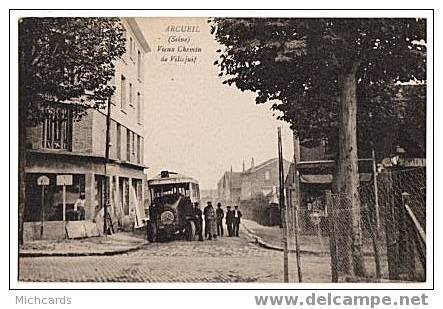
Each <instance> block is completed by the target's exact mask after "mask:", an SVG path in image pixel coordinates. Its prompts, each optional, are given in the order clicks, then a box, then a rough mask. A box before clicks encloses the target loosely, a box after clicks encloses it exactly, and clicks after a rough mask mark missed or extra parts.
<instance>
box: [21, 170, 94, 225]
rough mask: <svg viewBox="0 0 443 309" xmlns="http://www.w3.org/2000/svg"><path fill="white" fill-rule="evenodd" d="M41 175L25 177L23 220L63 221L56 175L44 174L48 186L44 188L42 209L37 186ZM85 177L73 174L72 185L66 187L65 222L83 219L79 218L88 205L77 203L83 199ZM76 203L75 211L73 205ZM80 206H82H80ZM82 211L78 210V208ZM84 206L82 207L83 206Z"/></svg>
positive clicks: (61, 189)
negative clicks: (47, 179) (47, 180)
mask: <svg viewBox="0 0 443 309" xmlns="http://www.w3.org/2000/svg"><path fill="white" fill-rule="evenodd" d="M42 175H43V174H27V175H26V205H28V207H26V208H25V214H24V219H25V221H26V222H36V221H41V220H42V219H43V220H44V221H61V220H63V187H62V186H57V185H56V177H57V174H44V175H45V176H47V177H48V178H49V185H48V186H45V192H44V205H43V208H42V205H41V204H42V203H41V196H42V186H38V185H37V179H38V177H40V176H42ZM85 197H86V196H85V175H83V174H73V175H72V185H71V186H66V220H67V221H73V220H79V219H84V213H83V216H80V212H83V210H84V209H86V208H87V207H88V206H89V205H87V204H85V202H86V201H85V202H82V203H78V201H79V199H85ZM76 203H77V210H75V208H76V207H75V204H76ZM81 204H82V205H81ZM79 205H80V207H82V208H84V209H79V207H78V206H79ZM83 205H84V206H83Z"/></svg>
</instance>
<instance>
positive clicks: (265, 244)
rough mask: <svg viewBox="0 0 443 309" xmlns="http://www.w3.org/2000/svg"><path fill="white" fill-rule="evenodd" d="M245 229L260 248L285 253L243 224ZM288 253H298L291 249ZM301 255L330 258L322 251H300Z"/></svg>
mask: <svg viewBox="0 0 443 309" xmlns="http://www.w3.org/2000/svg"><path fill="white" fill-rule="evenodd" d="M243 227H244V228H245V230H246V232H247V234H248V236H249V237H251V238H252V239H254V240H255V243H256V244H258V245H259V246H260V247H262V248H265V249H270V250H276V251H282V252H283V251H284V250H283V248H282V247H280V246H276V245H272V244H270V243H268V242H266V241H264V240H263V239H262V238H261V237H260V236H257V235H256V234H255V233H254V232H253V231H252V230H251V229H250V228H248V227H247V226H246V224H243ZM288 252H290V253H296V251H295V250H294V249H289V250H288ZM300 254H307V255H314V256H328V255H329V253H328V252H320V251H309V250H300Z"/></svg>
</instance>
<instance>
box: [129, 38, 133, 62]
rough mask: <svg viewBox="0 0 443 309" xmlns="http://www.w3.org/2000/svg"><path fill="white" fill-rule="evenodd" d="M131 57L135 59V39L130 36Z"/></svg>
mask: <svg viewBox="0 0 443 309" xmlns="http://www.w3.org/2000/svg"><path fill="white" fill-rule="evenodd" d="M129 57H130V58H131V59H134V41H133V40H132V37H129Z"/></svg>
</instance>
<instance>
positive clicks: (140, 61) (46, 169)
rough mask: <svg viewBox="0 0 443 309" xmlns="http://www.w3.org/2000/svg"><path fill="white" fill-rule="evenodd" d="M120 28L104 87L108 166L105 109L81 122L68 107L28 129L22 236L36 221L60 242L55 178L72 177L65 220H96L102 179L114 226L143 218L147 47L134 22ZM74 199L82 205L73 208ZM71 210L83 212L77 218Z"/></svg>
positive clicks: (59, 198)
mask: <svg viewBox="0 0 443 309" xmlns="http://www.w3.org/2000/svg"><path fill="white" fill-rule="evenodd" d="M122 23H123V26H124V27H125V30H126V31H125V35H126V53H125V54H124V55H123V57H122V58H121V59H119V60H118V61H116V63H115V76H114V78H113V79H112V81H111V83H113V84H114V85H115V87H116V91H115V93H114V95H113V97H112V100H111V124H110V163H108V164H105V163H106V160H105V150H106V128H107V126H106V115H107V109H102V110H93V109H91V110H88V113H87V115H85V116H84V117H82V118H81V120H80V121H74V120H73V119H72V117H71V115H70V112H69V110H68V109H63V108H60V109H59V110H58V111H57V113H55V116H54V117H52V118H51V119H47V120H46V121H45V122H44V123H43V124H41V125H39V126H36V127H32V128H28V130H27V131H28V136H27V148H28V152H27V166H26V195H27V197H26V210H25V222H26V223H25V237H28V238H32V237H34V234H35V233H34V230H37V228H36V226H37V225H38V224H40V221H44V222H45V223H44V224H45V225H48V227H49V226H50V227H49V228H46V229H45V233H48V234H47V235H46V237H47V238H51V237H56V238H57V237H64V223H63V196H62V187H61V186H60V185H57V175H72V184H71V185H68V186H66V195H65V219H66V220H67V221H69V220H79V219H80V220H85V221H89V222H93V221H94V222H95V221H97V222H99V221H100V220H99V217H100V212H101V213H103V205H104V194H105V175H108V176H109V177H110V178H109V179H110V182H109V184H110V192H111V194H110V197H111V207H110V208H111V209H109V212H110V214H111V217H112V220H113V226H114V227H117V226H122V225H124V224H125V222H126V224H128V222H129V224H130V222H133V221H134V218H136V217H138V218H136V219H140V217H141V216H142V214H141V213H142V212H143V201H144V190H143V186H144V184H145V179H146V176H145V174H144V169H145V164H144V155H143V152H144V151H143V148H144V131H143V114H144V107H145V102H144V57H145V54H146V53H147V52H149V51H150V48H149V45H148V43H147V41H146V39H145V38H144V36H143V34H142V32H141V30H140V28H139V27H138V25H137V22H136V20H135V19H134V18H124V19H122ZM42 175H45V176H47V177H48V178H49V185H48V186H46V190H45V195H44V207H43V208H42V206H41V186H38V184H37V179H38V178H39V177H40V176H42ZM68 177H69V178H71V176H68ZM79 199H80V200H84V201H82V203H80V204H79V203H76V202H77V201H78V200H79ZM74 205H75V206H74ZM78 205H83V206H84V207H81V208H82V209H81V211H82V213H80V215H79V211H80V210H79V209H78ZM83 210H84V211H83ZM37 222H39V223H38V224H37ZM60 222H62V224H60ZM97 225H98V224H97ZM49 234H51V235H49Z"/></svg>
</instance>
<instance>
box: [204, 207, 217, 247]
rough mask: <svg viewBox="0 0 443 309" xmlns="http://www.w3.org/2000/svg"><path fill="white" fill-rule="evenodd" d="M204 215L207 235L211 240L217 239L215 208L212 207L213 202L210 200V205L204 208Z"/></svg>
mask: <svg viewBox="0 0 443 309" xmlns="http://www.w3.org/2000/svg"><path fill="white" fill-rule="evenodd" d="M203 215H204V216H205V236H207V237H208V239H209V240H211V239H214V240H215V239H217V227H216V224H215V209H214V207H212V203H211V202H208V206H206V207H205V209H203Z"/></svg>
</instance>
